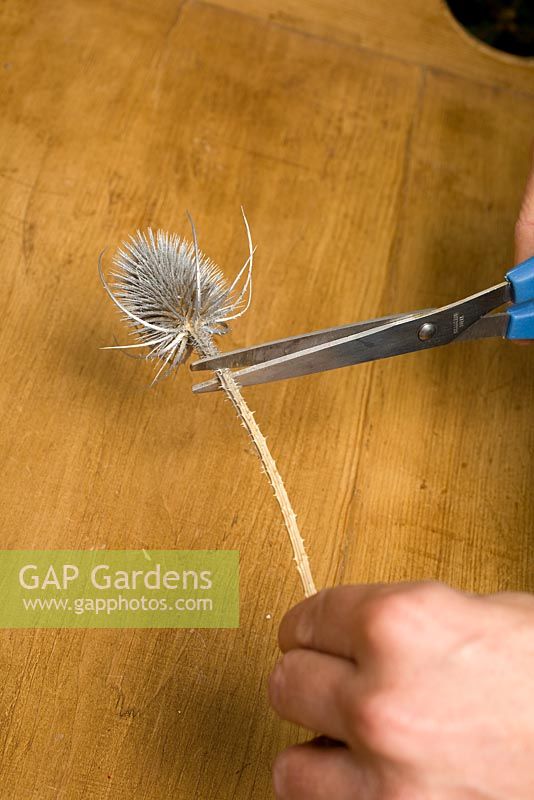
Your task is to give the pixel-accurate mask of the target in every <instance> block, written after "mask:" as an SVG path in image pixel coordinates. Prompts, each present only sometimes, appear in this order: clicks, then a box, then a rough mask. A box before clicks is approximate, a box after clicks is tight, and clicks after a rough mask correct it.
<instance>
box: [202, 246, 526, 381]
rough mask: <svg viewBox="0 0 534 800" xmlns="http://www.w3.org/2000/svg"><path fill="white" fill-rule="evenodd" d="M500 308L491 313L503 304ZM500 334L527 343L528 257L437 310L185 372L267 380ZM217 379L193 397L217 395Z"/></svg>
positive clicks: (278, 344)
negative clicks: (225, 373)
mask: <svg viewBox="0 0 534 800" xmlns="http://www.w3.org/2000/svg"><path fill="white" fill-rule="evenodd" d="M506 303H509V304H510V305H508V306H507V308H506V310H504V311H502V312H497V313H491V312H494V311H495V310H496V309H498V308H500V307H501V306H504V305H505V304H506ZM489 337H502V338H505V339H532V340H534V257H532V258H529V259H527V260H526V261H523V262H522V263H521V264H519V265H518V266H516V267H514V268H513V269H511V270H509V271H508V272H507V273H506V275H505V279H504V281H503V282H502V283H498V284H497V285H496V286H492V287H491V288H489V289H486V290H485V291H483V292H478V294H474V295H471V296H470V297H466V298H465V299H464V300H459V301H458V302H456V303H451V304H450V305H447V306H443V307H441V308H428V309H423V310H420V311H413V312H411V313H408V314H393V315H391V316H387V317H378V318H377V319H370V320H365V321H363V322H356V323H354V324H352V325H341V326H339V327H336V328H326V329H325V330H320V331H312V332H311V333H305V334H301V335H300V336H291V337H289V338H287V339H277V340H276V341H273V342H267V343H265V344H259V345H255V346H253V347H246V348H243V349H241V350H232V351H231V352H227V353H221V354H219V355H216V356H211V357H209V358H202V359H200V360H198V361H194V362H193V363H192V364H191V369H192V370H195V371H197V370H199V371H200V370H215V371H216V370H221V369H236V368H237V370H236V371H235V372H233V373H232V375H233V378H234V380H235V381H236V383H238V385H240V386H253V385H255V384H259V383H271V382H272V381H281V380H286V379H288V378H296V377H299V376H301V375H310V374H312V373H316V372H325V371H327V370H331V369H338V368H339V367H348V366H352V365H353V364H363V363H365V362H366V361H376V360H378V359H380V358H389V357H390V356H400V355H403V354H405V353H412V352H417V351H420V350H428V349H429V348H431V347H439V346H441V345H444V344H450V343H452V342H457V341H466V340H468V339H486V338H489ZM219 388H220V383H219V381H218V380H217V378H212V379H211V380H208V381H204V382H203V383H197V384H195V385H194V386H193V392H195V393H197V394H200V393H202V392H211V391H216V390H217V389H219Z"/></svg>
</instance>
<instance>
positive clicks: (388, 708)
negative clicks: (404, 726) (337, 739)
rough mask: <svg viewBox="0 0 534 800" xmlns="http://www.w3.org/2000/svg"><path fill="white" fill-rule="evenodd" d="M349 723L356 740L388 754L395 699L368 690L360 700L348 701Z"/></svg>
mask: <svg viewBox="0 0 534 800" xmlns="http://www.w3.org/2000/svg"><path fill="white" fill-rule="evenodd" d="M346 711H347V715H348V720H347V725H348V729H349V730H350V731H351V733H352V734H353V736H354V737H355V741H360V742H363V743H364V744H365V745H366V746H367V747H368V748H369V749H370V750H372V751H373V752H376V753H381V754H386V753H388V752H389V750H390V744H391V731H392V726H391V722H392V718H394V716H395V714H394V701H393V700H392V698H391V697H388V696H387V695H386V694H385V693H384V692H380V691H372V692H367V693H366V694H365V695H363V696H362V697H360V698H359V700H358V701H352V702H349V703H347V705H346Z"/></svg>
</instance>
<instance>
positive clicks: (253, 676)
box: [0, 0, 534, 800]
mask: <svg viewBox="0 0 534 800" xmlns="http://www.w3.org/2000/svg"><path fill="white" fill-rule="evenodd" d="M0 30H1V31H2V33H1V46H2V61H1V63H0V73H1V116H0V119H1V122H0V130H1V135H0V186H1V206H0V208H1V224H0V247H1V253H2V284H1V285H2V290H1V293H0V304H1V314H2V355H1V358H2V383H1V388H0V391H1V398H2V410H3V413H2V422H1V441H2V459H1V470H2V472H1V478H2V479H1V483H0V487H1V488H0V492H1V498H0V507H1V521H2V538H3V547H4V548H19V549H22V548H80V549H90V548H95V549H119V548H133V549H135V548H146V549H150V548H159V549H163V548H214V549H215V548H221V549H225V548H226V549H239V550H240V552H241V626H240V629H239V630H238V631H234V630H220V631H195V630H192V631H187V630H184V631H181V630H163V631H157V630H118V631H114V630H103V631H98V630H96V631H95V630H92V631H76V630H35V631H18V630H13V631H4V632H2V635H1V648H0V669H1V675H2V681H1V689H0V693H1V705H0V711H1V728H0V730H1V739H2V748H3V758H2V762H1V763H2V766H1V769H0V795H1V797H2V798H5V799H6V800H7V799H8V798H9V799H11V798H17V800H19V799H20V800H49V799H50V800H52V799H53V798H54V799H55V798H62V799H64V800H76V799H77V798H99V799H100V798H114V799H115V800H122V799H123V798H132V797H135V798H137V800H141V799H143V800H163V798H165V800H167V799H168V798H176V799H178V798H180V799H181V798H183V799H184V800H185V799H186V798H187V800H191V798H202V800H211V799H212V798H213V800H230V798H232V799H233V800H237V798H243V800H245V798H251V797H254V798H267V797H270V796H271V790H270V763H271V761H272V759H273V758H274V756H275V754H276V753H277V752H278V751H279V750H280V749H281V748H283V747H284V746H286V745H287V744H289V743H291V742H295V741H297V739H298V738H299V737H301V736H304V735H305V734H304V733H303V732H302V731H298V730H297V729H296V728H295V727H294V726H290V725H286V724H283V723H280V722H279V721H278V720H277V719H275V717H274V715H273V714H272V713H271V711H270V710H269V707H268V703H267V699H266V691H265V690H266V678H267V675H268V673H269V671H270V669H271V667H272V665H273V663H274V661H275V659H276V658H277V644H276V629H277V625H278V622H279V620H280V618H281V616H282V614H283V613H284V611H285V610H286V609H287V608H288V607H289V606H290V605H291V604H293V603H295V602H297V601H298V600H299V599H300V597H301V590H300V587H299V584H298V582H297V578H296V573H295V571H294V567H293V565H292V563H291V555H290V550H289V544H288V541H287V537H286V534H285V531H284V529H283V525H282V521H281V517H280V515H279V511H278V508H277V506H276V504H275V502H274V500H273V497H272V492H271V489H270V487H269V486H268V484H267V482H266V480H265V477H264V476H263V475H262V474H261V472H260V469H259V466H258V464H257V462H256V460H255V457H254V454H253V450H252V446H251V444H250V443H249V441H248V440H247V438H246V436H245V434H244V431H243V430H242V429H241V428H240V426H239V424H238V423H237V420H236V419H235V416H234V414H233V412H232V409H231V407H230V405H229V404H228V402H225V399H224V398H223V397H221V396H218V395H209V396H202V397H195V396H193V395H192V393H191V382H192V376H191V375H190V374H189V372H188V370H187V369H182V370H181V372H180V374H179V375H178V376H177V378H176V380H169V381H167V382H165V383H163V384H160V385H159V386H158V387H157V388H156V389H153V390H147V385H148V383H149V380H150V376H151V373H150V370H149V368H148V367H147V366H146V365H144V364H143V363H142V362H141V363H138V362H136V361H134V360H131V359H128V358H125V357H123V356H122V355H120V354H117V353H106V352H102V351H100V350H99V347H100V346H102V345H105V344H110V343H112V341H113V336H114V335H117V336H118V337H119V338H120V337H121V335H122V334H123V329H122V327H121V324H120V322H119V320H118V316H117V314H116V313H115V310H114V309H113V307H112V304H111V303H110V302H109V300H108V299H107V298H106V296H105V294H104V292H103V290H102V288H101V286H100V284H99V280H98V276H97V269H96V264H97V257H98V253H99V251H100V250H101V249H102V248H103V247H104V246H107V247H108V248H110V250H109V251H108V253H109V254H111V253H112V252H113V250H114V248H115V247H116V246H117V244H118V243H119V242H120V241H121V240H122V239H123V238H124V237H126V236H127V235H128V234H129V233H130V232H133V231H135V230H136V229H137V228H138V227H140V228H144V227H146V226H149V225H151V226H153V227H158V226H159V227H162V228H165V229H170V230H174V231H177V232H178V233H181V234H185V235H188V227H187V221H186V218H185V210H186V209H190V210H191V212H192V213H193V215H194V217H195V221H196V223H197V227H198V230H199V235H200V243H201V246H202V248H203V249H204V250H205V251H206V252H207V253H208V254H210V255H211V256H212V257H213V258H214V259H215V260H216V261H217V262H218V263H219V264H220V265H221V266H222V267H223V269H224V270H225V271H226V274H227V275H229V276H231V275H233V274H235V272H236V270H237V268H238V267H239V266H240V264H241V263H242V262H243V261H244V258H245V254H246V240H245V234H244V229H243V225H242V221H241V218H240V211H239V206H240V204H243V205H244V207H245V209H246V211H247V213H248V215H249V218H250V223H251V226H252V231H253V237H254V241H255V243H256V244H257V246H258V250H257V261H256V272H255V293H254V300H253V304H252V308H251V309H250V311H249V313H248V314H247V315H246V317H244V318H243V319H242V320H240V321H239V322H238V323H237V324H236V325H235V327H234V330H233V332H232V334H231V335H230V336H228V337H227V338H226V340H224V341H221V345H222V346H224V347H225V348H230V347H232V346H234V347H235V346H240V345H243V346H244V345H248V344H251V343H253V342H256V341H260V340H266V339H270V338H276V337H279V336H285V335H289V334H292V333H297V332H301V331H304V330H308V329H311V328H312V327H315V328H319V327H326V326H329V325H335V324H341V323H345V322H352V321H354V320H357V319H359V318H366V317H372V316H378V315H381V314H385V313H388V312H392V311H403V310H408V309H412V308H417V307H428V306H430V305H435V304H445V303H447V302H449V301H452V300H455V299H458V298H460V297H462V296H466V295H468V294H470V293H472V292H475V291H478V290H481V289H484V288H486V287H488V286H490V285H491V284H492V283H496V282H498V281H499V280H501V276H502V274H503V272H504V269H505V268H506V267H508V266H510V265H511V263H512V252H513V251H512V234H513V224H514V219H515V215H516V213H517V209H518V205H519V201H520V197H521V193H522V186H523V182H524V177H525V174H526V170H527V165H528V151H529V143H530V140H531V139H532V136H533V133H534V129H533V124H532V121H533V119H534V65H533V64H532V63H527V62H520V61H519V60H516V59H514V58H512V57H507V56H504V55H500V54H498V53H495V52H492V51H490V50H489V49H486V48H484V47H483V46H481V45H479V44H476V43H475V42H474V41H473V40H471V39H470V38H469V37H468V36H467V35H466V34H465V33H463V32H462V31H461V30H460V29H459V28H458V26H457V25H456V23H455V22H454V21H453V20H452V19H451V18H450V17H449V15H448V13H447V11H446V9H445V8H444V7H443V6H442V5H441V4H440V2H439V0H410V2H407V3H403V4H399V6H398V8H396V10H395V12H394V11H393V10H392V5H391V3H390V2H389V0H376V1H375V2H374V3H372V4H370V3H368V2H367V1H366V0H350V2H349V0H330V2H327V1H326V0H316V2H313V3H310V2H305V0H284V2H283V3H282V2H280V1H279V0H254V2H253V0H216V2H210V3H207V2H184V3H179V2H170V1H169V2H166V1H165V0H155V1H154V2H151V3H145V2H141V1H140V0H128V1H126V0H125V1H124V2H119V1H118V0H116V2H111V0H103V1H102V2H98V3H95V2H92V0H77V2H74V3H62V2H59V1H58V0H47V2H16V1H15V0H8V2H6V3H5V4H4V6H3V10H2V19H1V23H0ZM247 397H248V399H249V402H250V404H251V406H252V407H253V408H254V409H255V411H256V417H257V419H258V421H259V422H260V424H261V426H262V427H263V430H264V432H265V434H266V435H267V436H268V439H269V443H270V445H271V447H272V450H273V452H274V455H275V457H276V458H277V462H278V464H279V467H280V470H281V472H282V474H283V475H284V477H285V480H286V484H287V487H288V490H289V492H290V495H291V497H292V499H293V502H294V506H295V509H296V511H297V514H298V518H299V521H300V525H301V529H302V532H303V535H304V537H305V539H306V542H307V545H308V549H309V553H310V558H311V562H312V567H313V570H314V573H315V576H316V579H317V582H318V584H319V585H320V586H325V585H329V584H335V583H340V582H350V581H378V580H379V581H398V580H412V579H420V578H428V577H430V578H436V579H439V580H443V581H447V582H449V583H452V584H453V585H455V586H458V587H463V588H465V589H471V590H477V591H482V592H488V591H496V590H500V589H518V590H534V533H533V528H534V526H533V522H534V501H533V499H532V474H533V471H532V468H533V452H534V428H533V425H532V408H533V403H534V362H533V353H532V352H530V351H529V350H528V349H526V348H521V347H514V346H512V345H508V344H506V343H503V342H500V341H486V342H480V343H472V344H464V345H457V346H452V347H449V348H444V349H442V350H439V349H438V350H435V351H431V352H428V353H424V354H419V355H409V356H405V357H402V358H399V359H393V360H391V361H384V362H378V363H375V364H367V365H363V366H361V367H356V368H353V369H347V370H341V371H339V372H337V373H329V374H324V375H319V376H311V377H307V378H303V379H301V380H296V381H290V382H287V383H281V384H275V385H272V386H269V387H258V388H254V389H251V390H248V391H247Z"/></svg>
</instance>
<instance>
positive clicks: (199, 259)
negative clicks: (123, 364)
mask: <svg viewBox="0 0 534 800" xmlns="http://www.w3.org/2000/svg"><path fill="white" fill-rule="evenodd" d="M241 211H242V213H243V220H244V222H245V228H246V232H247V239H248V247H249V256H248V259H247V260H246V262H245V264H244V265H243V267H242V268H241V269H240V270H239V272H238V274H237V275H236V277H235V279H234V281H233V282H232V283H231V284H230V285H229V284H228V283H227V281H226V280H225V278H224V276H223V274H222V272H221V271H220V269H219V268H218V267H217V266H216V264H214V263H213V261H212V260H211V259H210V258H208V257H207V256H205V255H204V254H203V253H201V252H200V251H199V249H198V242H197V235H196V230H195V226H194V223H193V220H192V219H191V217H190V216H189V215H188V216H189V221H190V224H191V230H192V233H193V242H192V243H190V242H188V241H186V240H185V239H181V238H180V237H179V236H177V235H176V234H169V233H165V232H164V231H161V230H158V232H157V233H156V234H154V231H153V230H152V229H151V228H149V229H148V231H147V232H146V233H142V232H141V231H137V233H136V235H135V236H131V237H130V239H129V241H127V242H123V244H122V247H121V248H120V249H119V251H118V252H117V254H116V255H115V257H114V259H113V264H114V267H115V270H114V271H112V273H111V274H112V276H113V279H114V280H113V281H112V283H111V285H109V284H108V283H107V282H106V279H105V278H104V274H103V271H102V264H101V261H102V256H101V257H100V264H99V268H100V278H101V280H102V283H103V284H104V287H105V289H106V291H107V292H108V294H109V295H110V297H111V299H112V300H113V302H114V303H115V304H116V305H117V306H118V307H119V308H120V310H121V311H122V312H123V313H124V314H125V315H126V316H125V320H126V322H128V324H129V325H130V326H131V328H132V331H131V332H132V334H134V335H137V337H138V338H139V341H138V342H137V343H136V344H127V345H118V346H115V347H113V346H112V347H109V348H105V349H109V350H113V349H117V350H127V349H134V348H142V347H146V348H148V353H147V354H146V356H145V357H146V358H147V359H160V360H161V361H162V364H161V366H160V367H159V369H158V371H157V373H156V376H155V378H154V381H153V382H154V383H155V382H156V381H157V380H158V379H159V378H162V377H165V376H167V375H169V374H170V373H171V372H172V371H173V370H174V369H176V368H177V367H178V366H179V365H180V364H181V363H182V362H183V361H185V360H186V359H187V357H188V355H189V353H190V351H191V349H192V348H197V349H198V346H199V345H201V346H203V347H205V346H206V344H207V343H210V342H211V339H212V337H213V336H214V335H216V334H224V333H227V331H228V322H230V321H231V320H233V319H236V318H237V317H240V316H241V315H242V314H244V313H245V311H246V310H247V309H248V307H249V305H250V301H251V298H252V263H253V256H254V248H253V246H252V237H251V235H250V228H249V225H248V221H247V218H246V216H245V213H244V211H243V209H241ZM239 286H241V288H239Z"/></svg>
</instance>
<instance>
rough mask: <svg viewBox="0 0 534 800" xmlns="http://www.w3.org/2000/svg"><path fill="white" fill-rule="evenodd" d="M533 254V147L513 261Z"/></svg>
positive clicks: (524, 259)
mask: <svg viewBox="0 0 534 800" xmlns="http://www.w3.org/2000/svg"><path fill="white" fill-rule="evenodd" d="M531 256H534V147H533V149H532V166H531V169H530V174H529V176H528V178H527V185H526V188H525V193H524V195H523V202H522V204H521V209H520V211H519V216H518V219H517V222H516V226H515V261H516V264H520V263H521V262H522V261H526V259H527V258H531Z"/></svg>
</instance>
